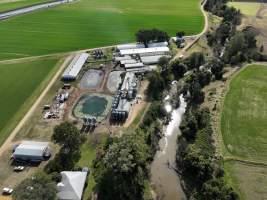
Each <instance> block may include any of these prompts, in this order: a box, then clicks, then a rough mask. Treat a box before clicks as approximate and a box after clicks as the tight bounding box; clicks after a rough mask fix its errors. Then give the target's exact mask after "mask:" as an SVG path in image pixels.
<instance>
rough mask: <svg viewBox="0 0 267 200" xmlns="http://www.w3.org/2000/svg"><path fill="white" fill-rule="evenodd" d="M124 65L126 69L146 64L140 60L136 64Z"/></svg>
mask: <svg viewBox="0 0 267 200" xmlns="http://www.w3.org/2000/svg"><path fill="white" fill-rule="evenodd" d="M124 66H125V68H126V69H128V68H140V67H144V64H143V63H141V62H139V63H134V64H125V65H124Z"/></svg>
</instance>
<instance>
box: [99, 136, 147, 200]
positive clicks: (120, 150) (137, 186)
mask: <svg viewBox="0 0 267 200" xmlns="http://www.w3.org/2000/svg"><path fill="white" fill-rule="evenodd" d="M143 137H144V136H142V135H141V134H131V135H130V134H125V135H123V136H122V137H121V138H119V139H117V140H115V141H113V143H112V144H110V145H109V146H108V148H107V149H105V150H104V152H102V155H100V156H99V157H98V159H97V160H96V161H95V163H94V168H95V173H94V175H95V180H96V181H97V183H98V184H97V185H98V196H99V198H100V199H103V200H111V199H114V197H116V199H117V200H125V199H128V200H135V199H142V195H143V188H144V179H145V175H146V168H145V166H146V161H147V158H148V146H147V145H146V144H145V142H144V141H145V140H144V138H143Z"/></svg>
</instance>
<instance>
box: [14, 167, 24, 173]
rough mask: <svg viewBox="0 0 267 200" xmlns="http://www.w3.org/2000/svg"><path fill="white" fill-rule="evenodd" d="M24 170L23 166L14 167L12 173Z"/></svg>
mask: <svg viewBox="0 0 267 200" xmlns="http://www.w3.org/2000/svg"><path fill="white" fill-rule="evenodd" d="M24 169H25V167H24V166H16V167H14V171H15V172H21V171H23V170H24Z"/></svg>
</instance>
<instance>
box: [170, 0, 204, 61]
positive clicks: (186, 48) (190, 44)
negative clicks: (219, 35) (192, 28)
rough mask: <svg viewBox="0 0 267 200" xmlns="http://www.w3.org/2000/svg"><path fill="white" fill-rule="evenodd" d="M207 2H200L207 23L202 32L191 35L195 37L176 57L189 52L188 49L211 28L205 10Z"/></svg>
mask: <svg viewBox="0 0 267 200" xmlns="http://www.w3.org/2000/svg"><path fill="white" fill-rule="evenodd" d="M205 4H206V0H204V1H202V2H201V3H200V9H201V12H202V14H203V16H204V20H205V25H204V28H203V30H202V32H201V33H199V34H197V35H193V36H190V37H192V38H193V37H194V38H195V39H194V40H193V41H191V42H190V43H188V44H187V45H186V46H185V47H184V48H183V49H182V50H181V51H179V52H178V53H177V54H176V56H175V57H174V59H177V58H179V57H180V56H182V55H184V54H185V52H187V51H188V49H190V48H191V47H192V46H193V45H194V44H195V43H196V42H197V41H198V40H199V39H200V37H201V36H202V35H204V34H205V33H206V32H207V31H208V29H209V17H208V13H207V12H206V11H205V10H204V5H205Z"/></svg>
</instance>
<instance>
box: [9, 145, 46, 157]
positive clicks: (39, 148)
mask: <svg viewBox="0 0 267 200" xmlns="http://www.w3.org/2000/svg"><path fill="white" fill-rule="evenodd" d="M48 151H49V146H48V142H35V141H23V142H22V143H21V144H20V145H18V146H17V147H16V148H15V151H14V153H13V158H14V159H15V160H25V161H42V160H45V155H46V154H47V153H48Z"/></svg>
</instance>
